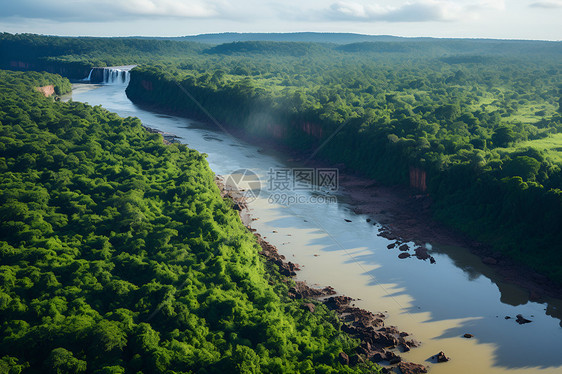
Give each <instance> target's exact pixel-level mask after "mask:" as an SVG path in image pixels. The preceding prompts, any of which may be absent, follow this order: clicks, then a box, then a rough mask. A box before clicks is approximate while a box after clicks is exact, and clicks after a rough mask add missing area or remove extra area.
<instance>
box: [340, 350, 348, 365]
mask: <svg viewBox="0 0 562 374" xmlns="http://www.w3.org/2000/svg"><path fill="white" fill-rule="evenodd" d="M338 360H339V361H340V363H341V364H342V365H349V356H348V355H347V354H346V353H345V352H340V354H339V355H338Z"/></svg>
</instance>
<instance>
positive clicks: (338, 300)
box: [324, 296, 352, 310]
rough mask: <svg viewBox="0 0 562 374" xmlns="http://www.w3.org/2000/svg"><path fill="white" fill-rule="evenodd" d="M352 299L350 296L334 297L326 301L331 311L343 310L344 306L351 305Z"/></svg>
mask: <svg viewBox="0 0 562 374" xmlns="http://www.w3.org/2000/svg"><path fill="white" fill-rule="evenodd" d="M351 300H352V298H351V297H348V296H332V297H329V298H328V299H326V300H325V301H324V304H326V305H327V306H328V307H329V308H330V309H336V310H339V309H342V308H343V307H344V306H346V305H349V303H350V302H351Z"/></svg>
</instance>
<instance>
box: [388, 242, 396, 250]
mask: <svg viewBox="0 0 562 374" xmlns="http://www.w3.org/2000/svg"><path fill="white" fill-rule="evenodd" d="M394 247H396V243H390V244H389V245H387V246H386V248H388V249H392V248H394Z"/></svg>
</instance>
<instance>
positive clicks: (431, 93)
mask: <svg viewBox="0 0 562 374" xmlns="http://www.w3.org/2000/svg"><path fill="white" fill-rule="evenodd" d="M428 43H429V42H428ZM455 43H456V44H455ZM471 43H472V42H467V43H466V44H467V45H466V47H467V48H466V49H467V53H468V54H466V53H465V54H458V49H460V46H462V45H463V43H462V42H460V41H459V42H433V43H429V44H428V46H427V48H423V47H420V45H416V44H411V43H394V42H389V43H359V45H357V44H353V45H343V46H332V47H329V46H327V45H319V44H311V43H293V48H289V46H288V44H290V43H286V42H283V43H273V42H238V43H232V44H227V45H218V46H213V47H210V48H209V49H208V50H206V51H205V53H204V54H202V55H201V56H197V57H193V58H190V59H186V60H185V61H184V62H182V63H181V64H176V63H173V62H170V63H165V62H163V63H160V64H158V65H144V66H140V67H138V68H136V69H134V70H133V71H132V73H131V83H130V84H129V86H128V88H127V94H128V96H129V98H130V99H131V100H133V101H134V102H136V103H139V104H145V105H149V106H151V107H156V108H159V109H165V110H168V111H172V112H174V113H180V114H184V115H186V116H190V117H195V118H199V119H201V120H207V118H206V115H205V113H203V112H202V111H201V109H200V106H202V107H204V108H205V109H206V110H207V111H208V112H210V113H212V115H213V116H214V117H215V118H217V119H218V120H219V121H220V122H221V123H223V124H225V125H227V126H229V127H231V128H233V129H236V130H238V131H239V133H241V134H243V135H244V136H246V137H249V138H250V139H260V140H262V141H263V140H267V141H270V142H273V143H277V144H280V145H283V146H288V147H290V148H292V149H293V150H297V151H299V152H301V153H303V154H304V155H305V156H307V155H309V154H312V153H313V152H314V150H316V149H317V147H319V146H320V145H321V144H324V142H325V141H326V140H327V139H330V141H329V142H328V143H327V144H325V145H324V146H323V147H322V148H321V150H320V152H318V156H319V157H321V158H323V159H325V160H328V161H330V162H332V163H334V164H336V163H338V164H339V163H344V164H345V165H346V167H348V168H351V169H353V170H355V171H358V172H361V173H362V174H364V175H366V176H369V177H373V178H375V179H377V180H380V181H383V182H385V183H388V184H402V185H408V184H409V183H410V180H409V175H410V170H412V169H417V170H422V171H423V172H425V173H426V174H427V178H426V180H427V185H426V186H423V187H425V188H422V192H425V190H427V193H429V195H430V196H431V198H432V200H433V205H432V210H433V214H434V217H435V218H436V219H437V220H439V221H441V222H443V223H444V224H446V225H447V226H449V227H452V228H454V229H456V230H459V231H460V232H462V233H465V234H467V235H468V236H469V237H471V238H473V239H476V240H479V241H482V242H484V243H486V244H488V245H491V246H492V248H494V249H495V250H497V251H500V252H501V253H503V254H505V255H507V256H509V257H510V258H513V259H515V260H516V261H518V262H520V263H522V264H526V265H528V266H530V267H532V268H533V269H535V270H537V271H539V272H541V273H543V274H545V275H547V276H548V277H549V278H550V279H552V280H554V281H556V282H559V283H562V252H561V251H559V250H553V249H554V248H559V243H560V242H561V241H562V192H561V189H560V188H561V187H562V173H561V169H560V161H561V159H562V158H561V155H562V143H561V142H560V139H561V138H560V137H559V136H558V135H559V133H560V132H561V130H562V115H561V104H562V74H561V73H562V67H561V65H560V57H561V56H562V50H561V48H560V46H561V44H560V43H551V44H549V45H547V46H546V47H544V48H542V49H541V48H539V47H540V43H538V44H539V45H538V46H537V45H534V46H530V47H529V46H528V47H529V48H527V50H526V48H525V46H526V44H525V43H523V44H522V45H521V46H520V47H522V48H521V49H520V51H519V52H517V51H516V50H515V49H514V48H513V45H512V44H510V43H507V45H505V46H503V45H502V44H501V43H499V42H498V43H497V44H492V46H490V44H489V43H483V46H482V49H481V50H480V51H478V50H475V48H473V46H472V47H471ZM504 47H505V48H504ZM531 47H532V48H531ZM455 50H457V54H450V53H449V54H443V52H442V51H449V52H451V51H455ZM439 51H441V52H439ZM217 56H220V58H218V57H217ZM186 93H188V94H186ZM194 99H195V100H197V103H196V102H195V101H194ZM418 187H419V186H418Z"/></svg>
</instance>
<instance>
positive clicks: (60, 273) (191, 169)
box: [0, 72, 377, 374]
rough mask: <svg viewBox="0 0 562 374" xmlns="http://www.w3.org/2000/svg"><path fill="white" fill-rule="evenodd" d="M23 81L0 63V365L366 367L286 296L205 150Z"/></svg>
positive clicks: (37, 368) (327, 323)
mask: <svg viewBox="0 0 562 374" xmlns="http://www.w3.org/2000/svg"><path fill="white" fill-rule="evenodd" d="M37 77H39V76H38V75H36V74H33V75H30V74H20V73H8V72H0V121H1V123H0V137H1V139H2V140H1V142H0V172H1V174H0V206H1V208H0V262H1V266H0V268H1V271H0V336H1V340H0V352H2V356H3V358H1V359H0V371H1V372H10V373H19V372H21V371H22V370H23V371H25V372H29V373H123V372H131V373H133V372H138V373H140V372H143V373H145V374H146V373H164V372H165V373H188V372H198V373H234V372H240V373H258V372H264V373H289V372H302V373H314V372H317V373H336V372H337V373H345V372H348V373H352V372H364V371H366V372H372V371H373V370H374V371H376V370H377V369H376V368H375V367H374V366H373V365H372V364H362V365H361V366H356V367H354V368H350V367H347V366H342V365H341V364H340V363H338V361H337V359H336V358H337V355H338V353H339V352H341V351H346V352H350V351H352V350H353V349H354V348H355V347H356V345H357V342H355V341H354V340H352V339H350V338H349V337H348V336H347V335H345V334H343V333H341V332H340V331H339V322H338V320H337V318H336V317H335V316H334V315H333V314H332V313H331V312H329V311H328V310H327V309H326V308H325V307H324V306H322V305H318V306H317V308H316V311H315V313H314V314H313V313H310V312H308V311H305V310H304V309H303V308H302V305H300V302H297V301H292V300H289V299H288V297H287V287H288V286H287V283H286V282H282V281H280V278H279V275H278V273H276V272H275V271H273V270H272V271H270V272H267V271H266V267H267V266H268V265H267V264H265V263H264V262H263V260H262V259H261V258H260V257H259V255H258V253H257V252H258V246H257V243H256V240H255V238H254V237H253V235H252V234H251V233H250V232H249V231H248V230H247V229H246V228H245V227H244V226H243V225H242V223H241V221H240V219H239V217H238V216H237V213H236V211H234V210H233V209H232V208H231V205H232V203H231V202H230V201H229V200H224V199H223V198H221V196H220V193H219V191H218V188H217V186H216V185H215V184H214V180H213V178H214V175H213V173H212V171H211V170H210V169H209V166H208V164H207V162H206V161H205V155H203V154H200V153H198V152H196V151H194V150H191V149H188V148H187V147H186V146H184V145H169V146H166V145H164V144H163V143H162V139H161V137H160V136H159V135H156V134H150V133H149V132H147V131H145V130H144V129H143V128H142V126H141V124H140V121H139V120H138V119H135V118H125V119H123V118H120V117H118V116H117V115H115V114H112V113H110V112H108V111H106V110H104V109H102V108H101V107H90V106H87V105H85V104H82V103H75V102H69V103H62V102H56V101H53V100H52V99H48V98H44V97H42V96H41V95H40V94H39V93H37V92H35V91H34V90H33V88H32V86H33V85H35V84H36V83H35V82H36V81H37ZM40 79H41V80H51V79H56V78H54V77H53V76H48V75H42V76H41V78H40ZM30 82H31V85H30Z"/></svg>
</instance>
